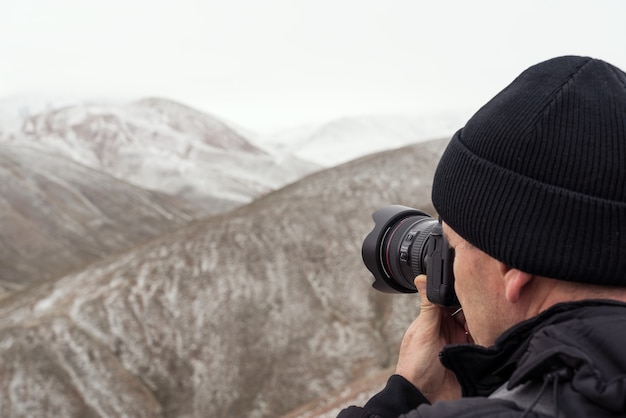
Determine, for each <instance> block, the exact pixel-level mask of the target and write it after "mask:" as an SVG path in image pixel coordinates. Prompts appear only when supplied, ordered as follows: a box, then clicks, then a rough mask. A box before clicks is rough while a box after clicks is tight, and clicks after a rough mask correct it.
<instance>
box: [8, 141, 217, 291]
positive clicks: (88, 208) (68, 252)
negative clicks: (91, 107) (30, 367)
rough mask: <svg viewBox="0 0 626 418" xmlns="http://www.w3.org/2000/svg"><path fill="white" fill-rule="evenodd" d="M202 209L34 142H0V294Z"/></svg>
mask: <svg viewBox="0 0 626 418" xmlns="http://www.w3.org/2000/svg"><path fill="white" fill-rule="evenodd" d="M204 216H206V214H205V213H204V212H203V211H202V210H201V209H200V208H198V207H195V206H194V205H192V204H190V203H188V202H185V201H181V200H179V199H177V198H175V197H172V196H168V195H164V194H162V193H158V192H151V191H147V190H143V189H140V188H138V187H135V186H132V185H130V184H128V183H125V182H122V181H120V180H117V179H115V178H113V177H111V176H108V175H106V174H103V173H101V172H98V171H95V170H93V169H90V168H88V167H85V166H82V165H79V164H76V163H74V162H73V161H69V160H66V159H64V158H61V157H57V156H53V155H51V154H48V153H45V152H42V151H40V150H37V149H33V148H28V147H23V146H16V145H12V144H0V218H1V219H2V228H0V294H2V293H5V292H8V291H13V290H20V289H23V288H24V287H25V286H27V285H29V284H32V283H35V282H38V281H41V280H46V279H50V278H54V277H58V276H60V275H63V274H66V273H68V272H69V271H71V270H75V269H77V268H80V267H83V266H85V265H86V264H89V263H91V262H93V261H96V260H100V259H102V258H105V257H107V256H109V255H112V254H115V253H118V252H121V251H124V250H128V249H130V248H132V247H135V246H136V245H138V244H140V243H143V242H146V241H148V240H150V239H152V238H155V237H157V236H159V235H161V234H163V233H166V232H169V231H172V230H174V229H176V228H178V227H181V226H183V225H186V224H188V223H189V222H191V221H193V220H194V219H198V218H201V217H204Z"/></svg>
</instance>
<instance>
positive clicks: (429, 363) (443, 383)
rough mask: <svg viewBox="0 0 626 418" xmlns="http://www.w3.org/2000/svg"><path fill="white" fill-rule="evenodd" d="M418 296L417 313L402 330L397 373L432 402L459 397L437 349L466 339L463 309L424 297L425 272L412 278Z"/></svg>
mask: <svg viewBox="0 0 626 418" xmlns="http://www.w3.org/2000/svg"><path fill="white" fill-rule="evenodd" d="M415 286H416V287H417V290H418V292H419V295H420V297H421V305H420V314H419V316H418V317H417V319H416V320H415V321H413V323H412V324H411V325H410V326H409V329H408V330H407V331H406V333H405V334H404V338H403V340H402V345H401V347H400V357H399V359H398V365H397V367H396V373H397V374H399V375H401V376H402V377H404V378H405V379H407V380H408V381H409V382H411V383H413V385H415V387H416V388H417V389H419V390H420V392H422V394H423V395H424V396H425V397H426V398H427V399H428V400H429V401H430V402H431V403H432V402H435V401H438V400H444V399H448V400H449V399H458V398H460V397H461V386H460V385H459V383H458V381H457V379H456V377H455V376H454V374H453V373H452V372H451V371H450V370H448V369H446V368H445V367H443V366H442V365H441V362H440V361H439V352H440V351H441V350H442V348H443V346H444V345H446V344H458V343H466V342H468V335H467V334H466V332H465V318H464V316H463V313H462V312H460V313H459V314H458V315H455V316H452V313H453V312H454V311H451V310H449V309H446V308H443V307H441V306H437V305H434V304H432V303H431V302H430V301H429V300H428V299H427V298H426V276H425V275H420V276H417V277H416V278H415Z"/></svg>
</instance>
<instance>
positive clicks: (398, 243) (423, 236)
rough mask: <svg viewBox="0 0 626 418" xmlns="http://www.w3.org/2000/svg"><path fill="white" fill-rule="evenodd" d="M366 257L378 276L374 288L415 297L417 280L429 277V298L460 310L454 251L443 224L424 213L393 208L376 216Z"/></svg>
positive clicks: (364, 252)
mask: <svg viewBox="0 0 626 418" xmlns="http://www.w3.org/2000/svg"><path fill="white" fill-rule="evenodd" d="M372 219H373V220H374V228H373V229H372V231H371V232H370V233H369V234H368V235H367V237H365V240H364V241H363V247H362V250H361V252H362V256H363V261H364V262H365V266H366V267H367V268H368V270H369V271H370V272H371V273H372V274H373V275H374V279H375V280H374V283H373V287H374V288H375V289H376V290H378V291H381V292H386V293H415V292H417V288H416V287H415V284H414V283H413V280H414V279H415V276H417V275H419V274H426V278H427V279H426V297H427V298H428V300H430V301H431V302H433V303H435V304H437V305H441V306H449V307H454V306H459V302H458V300H457V297H456V294H455V292H454V272H453V270H452V263H453V261H454V250H453V249H452V248H450V246H449V245H448V242H447V241H446V239H445V237H444V236H443V232H442V228H441V221H440V220H437V219H434V218H433V217H432V216H430V215H428V214H427V213H425V212H422V211H421V210H417V209H413V208H409V207H406V206H400V205H392V206H386V207H384V208H381V209H379V210H377V211H376V212H374V213H373V215H372Z"/></svg>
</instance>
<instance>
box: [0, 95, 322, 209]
mask: <svg viewBox="0 0 626 418" xmlns="http://www.w3.org/2000/svg"><path fill="white" fill-rule="evenodd" d="M2 141H5V142H12V143H19V144H28V145H30V146H32V147H37V148H39V149H42V150H44V151H45V152H49V153H54V154H56V155H60V156H64V157H66V158H69V159H72V160H73V161H76V162H78V163H80V164H83V165H86V166H88V167H91V168H94V169H96V170H100V171H102V172H105V173H107V174H109V175H112V176H114V177H116V178H118V179H122V180H124V181H127V182H129V183H132V184H135V185H137V186H140V187H142V188H147V189H151V190H156V191H160V192H164V193H168V194H172V195H175V196H178V197H181V198H183V199H186V200H189V201H190V202H193V203H194V204H197V205H199V206H202V207H203V208H204V209H205V210H206V211H208V212H209V213H219V212H223V211H226V210H228V209H231V208H233V207H236V206H240V205H242V204H245V203H248V202H250V201H251V200H253V199H254V198H257V197H258V196H260V195H263V194H265V193H268V192H270V191H272V190H275V189H276V188H279V187H281V186H283V185H285V184H288V183H290V182H292V181H294V180H296V179H299V178H301V177H302V176H304V175H305V174H308V173H310V172H312V171H315V170H317V169H318V166H316V165H314V164H312V163H307V162H304V161H300V160H298V159H296V158H294V157H292V156H289V155H283V156H282V157H281V158H280V159H278V158H275V157H274V156H272V155H270V154H268V153H267V152H265V151H263V150H261V149H260V148H258V147H256V146H254V145H253V144H252V143H250V142H249V141H248V140H247V139H246V138H244V137H243V136H241V135H240V134H238V133H237V132H235V131H234V130H233V129H231V128H229V127H228V126H227V125H226V124H225V123H223V122H221V121H220V120H219V119H217V118H215V117H213V116H211V115H208V114H206V113H203V112H200V111H198V110H195V109H193V108H190V107H187V106H185V105H182V104H179V103H176V102H173V101H171V100H166V99H158V98H151V99H144V100H140V101H137V102H133V103H130V104H127V105H112V104H109V105H95V104H81V105H74V106H67V107H62V108H55V109H52V110H49V111H45V112H43V113H40V114H37V115H34V116H29V117H27V118H25V120H24V122H23V124H22V126H21V128H20V129H19V130H18V131H16V132H9V131H6V132H4V133H3V135H2Z"/></svg>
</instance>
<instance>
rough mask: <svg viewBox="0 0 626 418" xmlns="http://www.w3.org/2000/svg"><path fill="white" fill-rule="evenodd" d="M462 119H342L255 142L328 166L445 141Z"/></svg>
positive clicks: (457, 114)
mask: <svg viewBox="0 0 626 418" xmlns="http://www.w3.org/2000/svg"><path fill="white" fill-rule="evenodd" d="M465 118H466V114H465V112H462V111H448V112H440V113H432V114H421V115H413V116H408V115H373V116H358V117H346V118H341V119H337V120H333V121H329V122H326V123H321V124H316V125H308V126H301V127H296V128H290V129H285V130H281V131H278V132H274V133H269V134H265V135H261V136H258V137H257V138H255V141H256V143H257V144H258V145H259V146H261V147H263V148H264V149H266V150H268V152H275V153H279V154H280V153H285V154H287V155H296V156H298V157H300V158H302V159H305V160H308V161H313V162H315V163H317V164H319V165H322V166H324V167H332V166H335V165H338V164H341V163H344V162H347V161H350V160H353V159H356V158H358V157H362V156H364V155H368V154H371V153H374V152H378V151H383V150H388V149H394V148H399V147H402V146H405V145H409V144H413V143H416V142H422V141H427V140H431V139H433V138H444V137H448V138H449V137H451V136H452V134H454V132H455V131H456V130H458V129H459V128H460V127H462V126H463V125H464V123H465Z"/></svg>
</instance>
